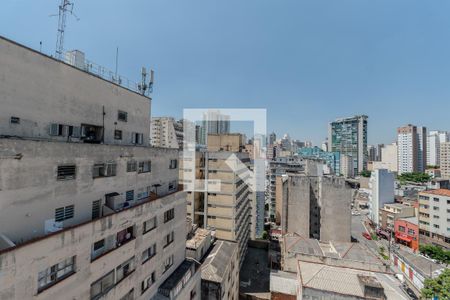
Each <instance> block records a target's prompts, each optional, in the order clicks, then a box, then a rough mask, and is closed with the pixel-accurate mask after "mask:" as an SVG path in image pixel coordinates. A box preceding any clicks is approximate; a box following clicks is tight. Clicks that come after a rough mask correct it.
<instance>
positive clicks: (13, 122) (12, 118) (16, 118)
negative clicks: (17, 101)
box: [10, 117, 20, 124]
mask: <svg viewBox="0 0 450 300" xmlns="http://www.w3.org/2000/svg"><path fill="white" fill-rule="evenodd" d="M10 123H11V124H20V118H18V117H11V119H10Z"/></svg>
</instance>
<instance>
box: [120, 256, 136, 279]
mask: <svg viewBox="0 0 450 300" xmlns="http://www.w3.org/2000/svg"><path fill="white" fill-rule="evenodd" d="M133 271H134V256H133V257H132V258H130V259H129V260H127V261H126V262H124V263H123V264H121V265H120V266H118V267H117V268H116V276H117V282H119V281H121V280H122V279H124V278H126V277H127V276H128V275H130V274H131V273H132V272H133Z"/></svg>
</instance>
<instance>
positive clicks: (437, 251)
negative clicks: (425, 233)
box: [419, 245, 450, 265]
mask: <svg viewBox="0 0 450 300" xmlns="http://www.w3.org/2000/svg"><path fill="white" fill-rule="evenodd" d="M419 251H420V252H421V253H422V254H425V255H427V256H429V257H431V258H432V259H436V260H437V261H439V262H441V263H444V264H447V265H448V264H450V251H447V250H444V249H442V248H441V247H439V246H435V245H420V246H419Z"/></svg>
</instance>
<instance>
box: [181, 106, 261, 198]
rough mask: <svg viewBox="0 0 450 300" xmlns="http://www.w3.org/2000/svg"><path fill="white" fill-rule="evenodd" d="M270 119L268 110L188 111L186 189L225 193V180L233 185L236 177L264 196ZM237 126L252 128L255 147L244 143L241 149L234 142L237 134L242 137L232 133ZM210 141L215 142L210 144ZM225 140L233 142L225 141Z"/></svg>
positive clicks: (184, 163)
mask: <svg viewBox="0 0 450 300" xmlns="http://www.w3.org/2000/svg"><path fill="white" fill-rule="evenodd" d="M266 117H267V114H266V110H265V109H214V108H205V109H184V110H183V132H184V143H183V157H182V175H181V177H182V180H183V184H184V189H185V190H187V191H191V192H210V193H216V192H221V191H222V180H223V181H227V182H229V180H234V175H236V176H238V177H239V179H240V180H242V181H243V182H244V183H245V184H246V185H247V186H248V187H249V189H250V190H251V191H252V192H264V191H265V189H266V187H265V183H266V177H265V169H266V136H267V135H266V131H267V128H266ZM233 122H235V123H242V122H246V123H251V124H252V128H253V131H252V133H251V134H253V136H252V143H251V144H249V145H245V144H246V141H242V144H243V145H245V146H244V147H239V145H236V143H234V142H232V141H231V139H232V138H233V135H234V139H233V141H236V139H239V135H236V134H235V133H242V132H239V129H235V130H232V129H231V124H233ZM247 134H248V133H247ZM213 135H214V136H213ZM208 137H209V138H210V139H211V140H209V141H208ZM222 137H223V139H224V140H225V139H226V138H227V137H228V138H230V140H229V141H222V140H221V139H222ZM241 137H242V136H241ZM213 138H215V139H214V142H213V141H212V140H213ZM238 144H239V143H238ZM208 145H209V147H208ZM218 171H227V173H228V174H230V175H229V176H228V177H227V176H226V175H225V176H222V177H221V176H217V175H216V174H217V172H218Z"/></svg>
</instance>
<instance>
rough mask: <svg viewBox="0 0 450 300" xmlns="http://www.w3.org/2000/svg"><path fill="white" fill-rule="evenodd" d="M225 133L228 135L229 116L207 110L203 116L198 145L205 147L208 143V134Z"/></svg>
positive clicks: (218, 111)
mask: <svg viewBox="0 0 450 300" xmlns="http://www.w3.org/2000/svg"><path fill="white" fill-rule="evenodd" d="M227 133H230V116H228V115H225V114H222V113H221V112H220V110H208V111H207V112H205V113H204V114H203V121H202V125H201V134H200V139H199V142H200V144H202V145H206V144H207V143H208V141H207V137H208V134H227Z"/></svg>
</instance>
